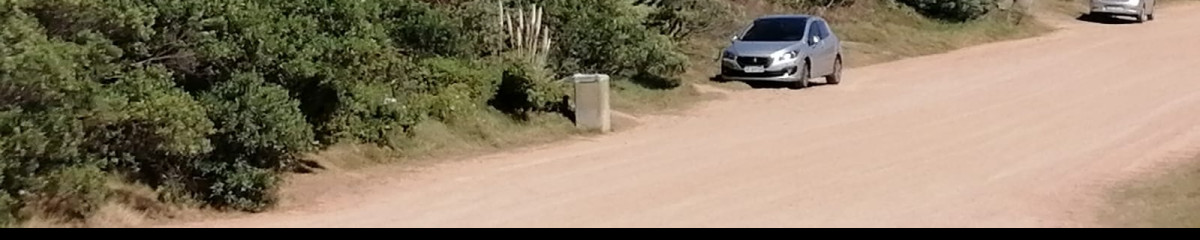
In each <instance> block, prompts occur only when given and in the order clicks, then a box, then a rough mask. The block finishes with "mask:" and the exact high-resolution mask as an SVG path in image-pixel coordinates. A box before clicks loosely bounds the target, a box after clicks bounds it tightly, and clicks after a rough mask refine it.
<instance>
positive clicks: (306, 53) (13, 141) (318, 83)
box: [0, 0, 1049, 226]
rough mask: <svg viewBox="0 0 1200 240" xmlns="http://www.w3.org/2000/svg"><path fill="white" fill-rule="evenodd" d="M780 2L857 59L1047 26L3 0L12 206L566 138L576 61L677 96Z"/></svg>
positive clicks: (68, 214)
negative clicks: (831, 32)
mask: <svg viewBox="0 0 1200 240" xmlns="http://www.w3.org/2000/svg"><path fill="white" fill-rule="evenodd" d="M947 3H953V4H947ZM771 13H816V14H821V15H823V16H827V18H828V19H830V21H831V23H832V24H833V25H834V28H835V30H836V31H838V32H839V33H840V34H842V35H843V38H844V39H845V40H846V41H847V45H846V50H847V51H848V53H847V56H848V61H849V63H850V64H851V65H857V66H862V65H867V64H872V63H878V62H883V61H889V60H895V59H900V58H904V57H911V56H918V55H924V54H932V53H939V52H945V51H949V50H952V49H956V48H960V47H965V46H970V45H975V44H981V43H986V42H992V41H998V40H1004V39H1012V38H1019V37H1026V36H1033V35H1035V34H1037V33H1041V32H1044V31H1047V30H1049V28H1047V27H1045V26H1044V25H1042V24H1040V23H1038V22H1037V21H1036V20H1033V19H1031V18H1024V17H1021V16H1023V14H1024V13H1022V12H1018V11H1006V10H999V9H998V8H997V7H996V3H995V2H993V1H986V0H950V1H932V0H897V1H893V0H507V1H498V0H295V1H272V0H208V1H189V0H0V172H3V176H0V225H4V226H17V225H19V224H20V223H22V222H26V223H29V222H35V223H39V224H42V223H49V224H68V225H70V226H96V225H98V224H101V225H102V224H103V222H106V221H132V220H128V219H129V218H136V216H138V215H140V214H149V215H159V214H163V215H166V214H169V213H170V212H172V210H171V209H173V208H174V207H173V206H189V207H205V208H214V209H222V210H231V211H250V212H254V211H263V210H267V209H270V207H272V206H273V205H274V204H275V203H277V201H278V190H279V188H280V186H281V185H282V184H283V183H284V181H285V179H286V177H287V176H288V174H292V173H295V172H306V171H311V168H313V167H314V166H313V165H320V164H333V165H338V164H343V165H346V166H349V165H353V166H352V167H361V166H370V165H372V164H380V163H390V162H393V161H395V159H411V158H420V157H428V156H439V155H444V154H463V153H464V152H478V151H488V150H492V149H498V148H505V147H512V146H518V145H524V144H530V143H539V142H546V141H553V140H557V139H561V138H563V137H566V136H570V135H573V134H579V133H578V132H576V131H575V130H573V128H572V123H571V121H570V119H569V118H570V116H571V108H570V104H569V103H570V86H569V85H567V84H565V83H563V82H561V81H558V80H559V79H561V78H563V77H565V76H569V75H571V74H574V73H604V74H609V75H611V76H612V77H613V79H614V83H613V84H614V88H613V89H614V91H615V92H614V106H616V107H617V108H618V109H617V110H620V111H627V112H634V113H650V112H660V111H664V110H666V109H678V108H680V107H686V106H688V104H689V103H693V102H696V101H698V100H703V99H708V98H711V97H712V96H710V95H706V94H703V93H701V92H699V91H697V90H696V89H694V88H692V87H690V86H689V85H695V84H714V85H724V86H737V83H713V82H709V81H708V77H710V76H711V75H712V73H713V70H714V69H713V68H714V66H716V65H715V61H716V59H717V58H718V55H719V53H720V49H719V47H720V46H722V44H725V43H727V41H728V40H729V36H731V35H732V34H734V32H736V31H737V30H738V29H740V28H741V27H742V26H744V24H746V23H747V22H748V21H749V20H751V19H753V18H754V17H756V16H759V15H762V14H771ZM1022 19H1023V20H1022ZM357 146H365V147H366V148H370V149H374V150H372V151H369V152H370V154H372V156H371V157H366V159H369V160H367V161H360V162H354V163H349V162H338V161H339V160H338V159H343V158H341V157H329V156H328V155H325V154H327V153H332V154H342V155H355V154H366V153H365V152H361V151H345V149H348V148H357ZM335 156H336V155H335ZM312 159H328V160H329V161H321V162H316V163H314V161H312ZM344 159H363V157H345V158H344ZM346 166H342V167H346ZM122 219H125V220H122ZM31 220H32V221H31ZM26 226H30V225H28V224H27V225H26ZM35 226H37V225H35Z"/></svg>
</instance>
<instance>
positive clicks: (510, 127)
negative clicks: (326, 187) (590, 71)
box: [307, 111, 578, 171]
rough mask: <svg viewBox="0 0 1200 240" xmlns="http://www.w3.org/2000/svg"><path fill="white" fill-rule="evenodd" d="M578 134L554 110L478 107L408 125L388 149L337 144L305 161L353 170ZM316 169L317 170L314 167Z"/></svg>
mask: <svg viewBox="0 0 1200 240" xmlns="http://www.w3.org/2000/svg"><path fill="white" fill-rule="evenodd" d="M577 133H578V131H577V130H576V129H575V128H574V125H572V123H571V121H570V120H569V119H567V118H566V117H564V116H561V115H557V114H537V115H532V116H529V118H528V119H526V120H517V119H513V118H512V117H510V116H508V115H505V114H503V113H500V112H496V111H481V112H478V113H475V114H473V115H471V116H466V117H464V118H462V121H447V122H441V121H426V122H422V123H420V124H418V125H416V126H414V127H413V129H412V130H411V131H410V133H409V134H410V135H409V136H408V137H406V138H398V139H400V140H399V141H398V142H395V143H393V144H392V145H393V146H391V148H387V147H379V146H374V145H364V144H341V145H336V146H332V147H329V148H327V149H326V150H324V151H321V152H319V153H315V154H311V155H309V156H308V157H307V159H309V160H311V161H313V163H316V165H319V166H315V167H316V168H324V169H323V170H335V171H336V170H355V169H361V168H364V167H369V166H373V165H377V164H395V163H417V162H423V161H425V160H429V159H442V158H455V157H462V156H471V155H479V154H483V153H488V152H493V151H496V150H499V149H505V148H511V147H518V146H526V145H531V144H539V143H547V142H552V141H557V140H561V139H564V138H566V137H568V136H571V135H574V134H577ZM312 168H313V167H310V169H312ZM319 170H322V169H316V171H319Z"/></svg>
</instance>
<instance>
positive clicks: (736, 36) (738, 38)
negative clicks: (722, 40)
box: [729, 35, 742, 42]
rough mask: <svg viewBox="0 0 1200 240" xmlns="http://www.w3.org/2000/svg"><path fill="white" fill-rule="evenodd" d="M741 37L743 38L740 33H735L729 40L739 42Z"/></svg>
mask: <svg viewBox="0 0 1200 240" xmlns="http://www.w3.org/2000/svg"><path fill="white" fill-rule="evenodd" d="M741 39H742V37H739V36H738V35H733V37H729V41H732V42H737V41H738V40H741Z"/></svg>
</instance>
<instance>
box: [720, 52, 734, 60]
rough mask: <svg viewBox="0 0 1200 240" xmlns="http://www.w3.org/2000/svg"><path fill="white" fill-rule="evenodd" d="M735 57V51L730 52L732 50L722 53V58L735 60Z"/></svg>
mask: <svg viewBox="0 0 1200 240" xmlns="http://www.w3.org/2000/svg"><path fill="white" fill-rule="evenodd" d="M735 57H736V56H734V55H733V52H730V51H725V53H722V54H721V58H724V59H729V60H733V59H734V58H735Z"/></svg>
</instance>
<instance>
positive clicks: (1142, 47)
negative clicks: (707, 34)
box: [179, 4, 1200, 227]
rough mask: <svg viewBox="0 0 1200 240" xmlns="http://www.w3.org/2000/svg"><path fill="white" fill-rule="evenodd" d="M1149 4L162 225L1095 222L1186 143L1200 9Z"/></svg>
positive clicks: (1196, 82) (1193, 137) (1199, 71)
mask: <svg viewBox="0 0 1200 240" xmlns="http://www.w3.org/2000/svg"><path fill="white" fill-rule="evenodd" d="M1158 15H1159V17H1158V20H1156V21H1154V22H1151V23H1148V24H1140V25H1139V24H1100V23H1089V22H1078V21H1073V22H1069V23H1067V24H1066V25H1064V27H1065V29H1063V30H1061V31H1058V32H1056V33H1053V34H1051V35H1048V36H1044V37H1039V38H1034V39H1026V40H1020V41H1012V42H1004V43H997V44H990V45H985V46H980V47H974V48H969V49H964V50H960V51H955V52H952V53H948V54H941V55H935V56H928V57H921V58H914V59H908V60H903V61H898V62H892V63H887V64H881V65H874V66H869V67H863V68H858V69H852V70H848V71H847V72H846V73H845V76H846V80H844V83H843V84H842V85H837V86H830V85H826V86H816V87H813V88H809V89H804V90H787V89H758V90H748V91H735V92H732V93H729V95H728V97H727V98H726V99H724V100H719V101H714V102H709V103H705V104H704V105H703V106H700V107H697V108H695V109H693V110H690V111H688V112H687V113H685V114H681V115H672V116H657V117H649V118H648V119H644V120H645V122H646V123H645V124H644V125H642V126H639V127H638V128H637V129H633V130H629V131H623V132H619V133H615V134H611V135H606V136H598V137H589V138H584V139H580V140H571V141H568V142H562V143H556V144H551V145H548V146H541V147H536V148H529V149H524V150H517V151H513V152H508V153H502V154H495V155H489V156H485V157H479V158H474V159H470V160H467V161H459V162H453V163H447V164H443V165H439V166H438V167H436V168H433V169H429V170H426V171H421V172H419V173H395V172H393V173H391V174H393V175H404V176H407V177H404V178H403V179H390V180H380V181H377V182H378V184H374V185H370V186H367V185H361V186H336V187H332V188H331V189H333V190H331V191H333V192H331V193H329V194H327V195H325V196H321V197H319V198H320V199H319V200H312V201H314V202H323V204H318V205H313V206H306V207H297V208H292V209H288V210H283V211H275V212H270V213H265V214H257V215H250V216H245V217H241V218H232V219H222V220H213V221H207V222H193V223H187V224H183V225H179V226H182V227H1079V226H1094V225H1092V224H1094V223H1095V214H1093V212H1095V211H1096V210H1097V209H1098V208H1100V207H1102V206H1103V204H1102V200H1103V197H1102V196H1103V191H1104V190H1105V187H1106V186H1110V185H1111V183H1112V182H1114V181H1116V180H1120V179H1123V178H1125V177H1129V176H1131V175H1134V174H1138V173H1140V172H1141V171H1143V170H1145V168H1146V167H1148V166H1152V165H1153V164H1154V163H1156V162H1159V161H1160V160H1159V159H1162V158H1163V157H1165V156H1170V155H1171V154H1172V153H1175V151H1177V150H1185V149H1187V146H1200V141H1198V140H1200V131H1197V130H1198V129H1197V128H1196V126H1200V27H1197V26H1200V5H1196V4H1192V5H1186V6H1179V7H1173V8H1169V9H1160V12H1159V13H1158ZM816 81H820V80H816ZM375 174H377V175H378V176H373V177H377V178H378V177H382V176H386V174H385V173H382V172H379V173H375ZM368 177H372V176H368Z"/></svg>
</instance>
